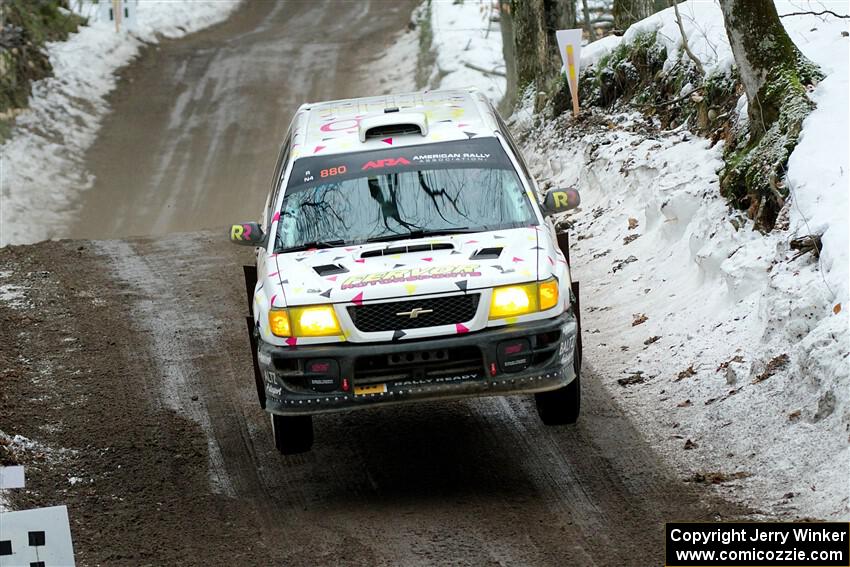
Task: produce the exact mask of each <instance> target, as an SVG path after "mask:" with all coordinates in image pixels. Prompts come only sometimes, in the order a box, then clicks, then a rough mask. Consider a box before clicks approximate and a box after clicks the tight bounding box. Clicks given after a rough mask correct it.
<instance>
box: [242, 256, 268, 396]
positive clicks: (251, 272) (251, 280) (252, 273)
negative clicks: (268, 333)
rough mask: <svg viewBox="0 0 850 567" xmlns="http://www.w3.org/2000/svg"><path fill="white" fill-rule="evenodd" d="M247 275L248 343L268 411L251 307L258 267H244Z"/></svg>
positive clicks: (255, 379) (259, 392)
mask: <svg viewBox="0 0 850 567" xmlns="http://www.w3.org/2000/svg"><path fill="white" fill-rule="evenodd" d="M242 270H243V272H244V274H245V291H246V292H247V294H248V316H247V317H245V323H246V325H247V327H248V341H249V342H250V344H251V361H252V362H253V363H254V382H256V384H257V398H259V400H260V407H261V408H263V409H266V387H265V385H264V384H263V374H262V372H260V361H259V360H257V335H256V332H255V331H256V329H255V326H254V316H253V315H252V313H251V307H252V304H253V303H254V288H255V287H257V267H256V266H242Z"/></svg>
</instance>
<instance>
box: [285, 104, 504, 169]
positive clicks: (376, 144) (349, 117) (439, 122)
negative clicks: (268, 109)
mask: <svg viewBox="0 0 850 567" xmlns="http://www.w3.org/2000/svg"><path fill="white" fill-rule="evenodd" d="M411 122H415V123H417V124H419V125H420V126H424V128H422V130H423V131H418V130H417V131H416V133H404V134H398V133H396V134H392V133H388V134H386V135H382V134H381V132H390V131H391V130H392V129H393V126H394V125H396V126H397V125H400V124H409V123H411ZM370 128H375V129H370ZM498 128H499V126H498V123H497V121H496V117H495V115H494V114H493V110H492V106H491V105H490V103H489V101H488V100H487V98H486V97H485V95H483V94H482V93H480V92H478V91H477V89H474V88H470V89H451V90H435V91H421V92H415V93H403V94H388V95H381V96H373V97H365V98H351V99H343V100H333V101H327V102H319V103H312V104H304V105H302V106H301V107H300V108H299V109H298V112H297V113H296V115H295V118H294V119H293V125H292V154H291V155H292V159H297V158H299V157H309V156H322V155H330V154H337V153H346V152H360V151H368V150H375V149H381V148H386V147H388V146H393V147H398V146H412V145H420V144H429V143H434V142H443V141H449V140H464V139H469V138H472V137H475V136H482V137H483V136H493V135H494V133H495V131H496V130H498ZM364 129H369V130H368V132H364ZM423 132H424V133H423ZM365 134H376V135H374V136H370V137H369V138H367V139H365V141H363V138H364V136H365Z"/></svg>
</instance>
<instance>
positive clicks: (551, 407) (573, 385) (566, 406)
mask: <svg viewBox="0 0 850 567" xmlns="http://www.w3.org/2000/svg"><path fill="white" fill-rule="evenodd" d="M534 402H535V404H536V405H537V415H539V416H540V421H542V422H543V424H544V425H567V424H572V423H575V422H576V421H578V415H579V411H580V410H581V376H580V375H578V374H576V377H575V378H574V379H573V381H572V382H570V383H569V384H567V385H566V386H564V387H563V388H558V389H557V390H552V391H551V392H541V393H539V394H534Z"/></svg>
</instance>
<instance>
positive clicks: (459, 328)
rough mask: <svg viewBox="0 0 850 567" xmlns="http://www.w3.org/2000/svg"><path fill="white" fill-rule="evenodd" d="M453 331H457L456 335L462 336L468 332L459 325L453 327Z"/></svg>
mask: <svg viewBox="0 0 850 567" xmlns="http://www.w3.org/2000/svg"><path fill="white" fill-rule="evenodd" d="M455 330H457V334H459V335H462V334H463V333H468V332H469V329H467V328H466V327H464V326H463V325H461V324H460V323H457V324H456V325H455Z"/></svg>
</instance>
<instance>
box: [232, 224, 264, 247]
mask: <svg viewBox="0 0 850 567" xmlns="http://www.w3.org/2000/svg"><path fill="white" fill-rule="evenodd" d="M230 242H232V243H233V244H241V245H243V246H265V245H266V235H265V234H264V233H263V229H262V227H260V225H259V223H256V222H244V223H242V224H234V225H231V227H230Z"/></svg>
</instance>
